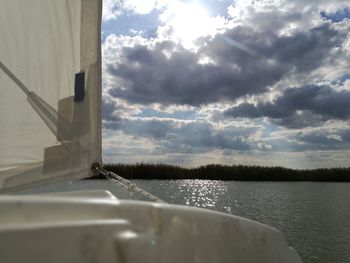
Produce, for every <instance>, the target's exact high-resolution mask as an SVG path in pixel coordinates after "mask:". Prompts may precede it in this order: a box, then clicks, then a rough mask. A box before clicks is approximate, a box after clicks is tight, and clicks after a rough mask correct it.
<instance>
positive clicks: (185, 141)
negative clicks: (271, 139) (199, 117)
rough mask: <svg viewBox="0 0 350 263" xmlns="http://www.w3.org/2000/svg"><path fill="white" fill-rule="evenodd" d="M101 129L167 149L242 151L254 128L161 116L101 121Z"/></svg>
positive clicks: (246, 148)
mask: <svg viewBox="0 0 350 263" xmlns="http://www.w3.org/2000/svg"><path fill="white" fill-rule="evenodd" d="M104 128H105V129H107V130H110V131H122V132H123V133H125V134H128V135H131V136H134V137H137V138H148V139H151V140H152V141H155V142H157V144H158V145H159V147H161V148H163V149H166V151H167V152H193V151H198V152H205V151H208V150H209V149H211V150H212V149H230V150H240V151H246V150H249V149H250V148H251V146H250V144H249V143H248V142H247V136H249V135H250V134H252V133H253V132H254V131H256V128H242V127H236V128H234V127H232V128H230V129H225V130H220V129H215V128H214V127H213V125H212V124H210V123H209V122H205V121H197V122H195V121H194V122H178V121H174V120H162V119H122V120H120V121H105V122H104Z"/></svg>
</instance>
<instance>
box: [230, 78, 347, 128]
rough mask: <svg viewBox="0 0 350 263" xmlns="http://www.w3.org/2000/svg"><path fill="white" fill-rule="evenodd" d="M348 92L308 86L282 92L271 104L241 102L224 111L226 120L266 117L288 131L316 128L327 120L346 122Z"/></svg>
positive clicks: (326, 87)
mask: <svg viewBox="0 0 350 263" xmlns="http://www.w3.org/2000/svg"><path fill="white" fill-rule="evenodd" d="M349 101H350V92H349V91H347V90H342V91H336V90H334V89H333V88H331V87H330V86H318V85H309V86H305V87H302V88H290V89H286V90H285V91H284V92H283V94H282V95H281V96H280V97H278V98H277V99H275V100H274V101H273V102H272V103H258V104H257V105H253V104H249V103H243V104H240V105H238V106H236V107H232V108H231V109H229V110H227V111H226V112H225V113H224V115H225V116H227V117H243V118H260V117H268V118H271V119H273V120H274V121H275V122H276V123H277V124H279V125H282V126H285V127H289V128H302V127H307V126H316V125H320V124H321V123H323V122H324V121H327V120H331V119H338V120H349V119H350V103H349Z"/></svg>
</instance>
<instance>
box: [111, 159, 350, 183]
mask: <svg viewBox="0 0 350 263" xmlns="http://www.w3.org/2000/svg"><path fill="white" fill-rule="evenodd" d="M104 168H105V169H106V170H109V171H112V172H114V173H116V174H118V175H120V176H123V177H124V178H127V179H158V180H161V179H175V180H176V179H209V180H237V181H319V182H350V168H330V169H315V170H294V169H288V168H283V167H263V166H246V165H232V166H228V165H218V164H210V165H205V166H200V167H197V168H183V167H179V166H172V165H165V164H144V163H137V164H105V165H104Z"/></svg>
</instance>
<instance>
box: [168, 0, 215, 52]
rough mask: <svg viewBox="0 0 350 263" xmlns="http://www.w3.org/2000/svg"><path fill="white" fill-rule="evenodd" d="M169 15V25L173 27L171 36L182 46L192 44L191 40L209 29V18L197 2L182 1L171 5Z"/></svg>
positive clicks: (206, 33)
mask: <svg viewBox="0 0 350 263" xmlns="http://www.w3.org/2000/svg"><path fill="white" fill-rule="evenodd" d="M171 13H172V15H171V17H170V20H169V22H170V25H171V27H172V28H173V36H174V37H175V38H176V39H177V40H179V41H180V42H181V43H182V44H183V45H184V46H187V47H189V46H192V45H193V42H194V41H195V40H196V39H197V38H199V37H201V36H204V35H208V34H209V33H210V31H211V28H212V26H211V18H210V16H209V14H208V12H207V10H205V8H204V7H202V6H201V5H199V4H196V3H186V4H184V3H182V4H180V5H177V6H176V7H173V9H172V12H171Z"/></svg>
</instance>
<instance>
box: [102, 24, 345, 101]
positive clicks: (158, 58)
mask: <svg viewBox="0 0 350 263" xmlns="http://www.w3.org/2000/svg"><path fill="white" fill-rule="evenodd" d="M225 39H226V40H227V39H232V40H233V41H235V42H238V43H241V44H242V45H244V46H246V47H249V49H252V50H254V51H255V52H256V54H259V55H254V54H249V53H248V52H246V51H244V50H242V49H240V48H237V47H236V46H234V45H232V44H230V43H228V41H226V40H225ZM343 40H344V34H343V33H340V32H338V31H336V30H335V29H333V28H331V27H330V25H329V24H327V23H325V24H323V25H322V26H319V27H316V28H313V29H311V30H310V31H308V32H298V33H296V34H294V35H292V36H278V35H277V34H276V33H275V31H274V28H269V31H267V29H265V30H263V31H257V30H254V29H252V28H251V27H246V26H239V27H235V28H233V29H231V30H227V31H226V32H225V33H223V34H221V35H220V34H218V35H216V37H214V38H213V39H211V38H209V37H208V38H203V39H201V40H200V41H199V42H200V46H201V48H200V49H199V50H198V53H197V54H195V53H193V52H190V51H188V50H186V49H184V48H183V47H182V46H181V45H178V44H175V43H173V42H170V41H166V42H162V43H159V44H157V45H156V46H155V47H154V48H150V47H148V46H144V45H137V46H134V47H125V48H123V49H122V55H121V59H120V62H118V63H114V64H109V65H108V66H107V71H108V73H109V74H110V75H112V76H115V77H118V78H121V79H123V80H126V81H125V82H123V86H118V84H116V85H117V86H115V87H112V88H111V89H110V95H112V96H113V97H119V98H123V99H125V100H127V101H129V102H133V103H140V104H150V103H161V104H187V105H201V104H206V103H211V102H217V101H220V100H221V99H226V100H235V99H237V98H239V97H242V96H245V95H252V94H259V93H263V92H266V91H268V87H269V86H271V85H273V84H275V83H277V82H278V81H279V80H281V78H282V77H284V76H285V75H286V74H287V73H289V72H291V71H293V72H303V73H305V74H307V73H308V72H310V71H312V70H314V69H317V68H319V67H320V66H321V65H322V63H323V61H324V60H325V59H326V58H328V59H329V52H330V50H331V49H332V48H333V47H336V46H339V45H340V44H341V43H342V42H343ZM166 54H171V55H170V57H169V55H166ZM203 57H208V58H210V59H212V60H213V61H214V64H213V63H209V64H200V63H198V61H199V58H203ZM117 83H118V82H117ZM119 85H120V84H119Z"/></svg>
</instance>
